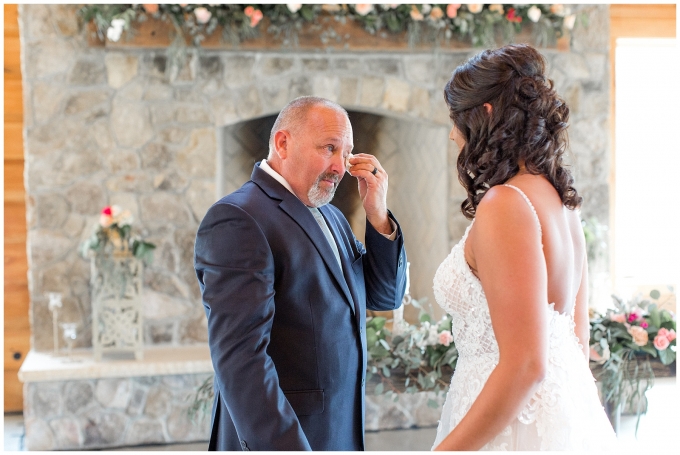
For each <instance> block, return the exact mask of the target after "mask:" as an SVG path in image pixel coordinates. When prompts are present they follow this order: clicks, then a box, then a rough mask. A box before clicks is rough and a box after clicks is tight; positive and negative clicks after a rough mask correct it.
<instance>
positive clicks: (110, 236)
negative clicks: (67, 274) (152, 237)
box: [81, 205, 156, 262]
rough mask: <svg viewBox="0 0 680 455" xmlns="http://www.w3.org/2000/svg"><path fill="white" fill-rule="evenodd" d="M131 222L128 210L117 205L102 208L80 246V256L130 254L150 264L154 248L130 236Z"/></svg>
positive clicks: (134, 236)
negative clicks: (94, 224) (97, 221)
mask: <svg viewBox="0 0 680 455" xmlns="http://www.w3.org/2000/svg"><path fill="white" fill-rule="evenodd" d="M132 222H133V217H132V214H131V213H130V211H129V210H123V209H121V208H120V207H119V206H117V205H112V206H107V207H104V208H103V209H102V211H101V214H100V215H99V223H98V224H97V225H96V226H95V229H94V232H93V233H92V236H91V237H90V238H89V239H87V240H86V241H85V242H83V244H82V245H81V253H82V255H83V256H84V257H87V256H88V254H89V252H90V251H94V253H95V254H121V255H128V254H131V255H133V256H134V257H136V258H139V259H143V260H145V261H146V262H151V260H152V259H153V250H154V249H155V248H156V246H155V245H154V244H153V243H149V242H145V241H144V240H142V239H141V237H139V236H136V235H132Z"/></svg>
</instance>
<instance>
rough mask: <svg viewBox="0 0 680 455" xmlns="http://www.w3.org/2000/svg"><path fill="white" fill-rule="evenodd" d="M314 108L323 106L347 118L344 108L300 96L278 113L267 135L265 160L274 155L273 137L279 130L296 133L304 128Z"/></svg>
mask: <svg viewBox="0 0 680 455" xmlns="http://www.w3.org/2000/svg"><path fill="white" fill-rule="evenodd" d="M314 106H325V107H328V108H331V109H335V110H337V111H340V112H343V113H344V114H345V116H347V117H348V118H349V116H348V114H347V111H346V110H345V108H343V107H342V106H340V105H339V104H338V103H335V102H333V101H331V100H327V99H326V98H320V97H318V96H300V97H298V98H295V99H294V100H293V101H291V102H290V103H288V104H286V105H285V106H284V108H283V109H281V112H279V115H278V117H276V121H275V122H274V126H272V130H271V132H270V133H269V155H268V156H267V159H269V158H271V157H272V155H273V153H274V135H275V134H276V132H277V131H280V130H284V129H285V130H290V131H292V132H297V131H299V130H300V128H302V127H304V121H305V120H306V119H307V112H309V110H310V109H311V108H312V107H314Z"/></svg>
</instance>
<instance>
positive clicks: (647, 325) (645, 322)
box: [640, 319, 649, 329]
mask: <svg viewBox="0 0 680 455" xmlns="http://www.w3.org/2000/svg"><path fill="white" fill-rule="evenodd" d="M640 327H642V328H643V329H646V328H647V327H649V324H648V323H647V321H645V320H644V319H643V320H642V322H641V323H640Z"/></svg>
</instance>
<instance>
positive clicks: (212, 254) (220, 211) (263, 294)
mask: <svg viewBox="0 0 680 455" xmlns="http://www.w3.org/2000/svg"><path fill="white" fill-rule="evenodd" d="M194 267H195V269H196V276H197V278H198V281H199V286H200V287H201V293H202V295H203V305H204V306H205V310H206V315H207V317H208V343H209V346H210V355H211V357H212V362H213V367H214V368H215V381H216V384H217V387H218V388H219V392H220V394H221V397H222V399H223V400H224V404H225V406H226V407H227V409H228V411H229V414H230V415H231V418H232V419H233V422H234V425H235V427H236V431H237V433H238V435H239V438H240V439H241V440H242V441H246V443H247V445H248V447H249V448H250V449H251V450H295V451H298V450H311V448H310V446H309V442H308V441H307V438H306V437H305V435H304V433H303V431H302V428H301V427H300V423H299V421H298V419H297V416H296V415H295V412H294V411H293V409H292V407H291V406H290V404H289V403H288V401H287V400H286V398H285V396H284V394H283V392H282V390H281V388H280V387H279V379H278V375H277V372H276V369H275V367H274V364H273V362H272V360H271V358H270V357H269V355H268V354H267V346H268V345H269V341H270V334H271V327H272V322H273V319H274V260H273V257H272V253H271V250H270V249H269V245H268V243H267V239H266V238H265V236H264V233H263V232H262V230H261V229H260V227H259V226H258V224H257V222H256V221H255V220H254V219H253V218H252V217H251V216H250V215H248V214H247V213H246V212H245V211H243V210H242V209H240V208H239V207H236V206H234V205H230V204H225V203H221V204H219V203H218V204H215V205H213V206H212V207H211V208H210V210H209V211H208V213H207V214H206V216H205V218H204V219H203V221H202V222H201V225H200V227H199V229H198V233H197V236H196V245H195V256H194ZM215 424H217V422H216V423H215Z"/></svg>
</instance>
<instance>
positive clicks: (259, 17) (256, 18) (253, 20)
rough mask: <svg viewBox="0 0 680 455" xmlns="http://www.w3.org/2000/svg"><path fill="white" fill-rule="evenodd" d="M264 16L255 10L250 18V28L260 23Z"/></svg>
mask: <svg viewBox="0 0 680 455" xmlns="http://www.w3.org/2000/svg"><path fill="white" fill-rule="evenodd" d="M263 17H264V15H263V14H262V11H260V10H259V9H256V10H255V12H254V13H253V15H252V16H251V17H250V26H251V27H255V26H257V24H259V23H260V21H261V20H262V18H263Z"/></svg>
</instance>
